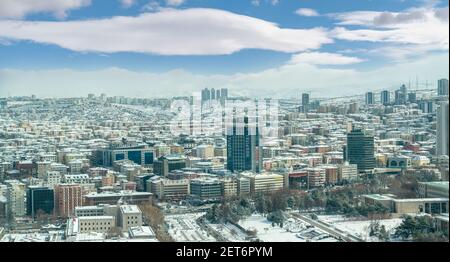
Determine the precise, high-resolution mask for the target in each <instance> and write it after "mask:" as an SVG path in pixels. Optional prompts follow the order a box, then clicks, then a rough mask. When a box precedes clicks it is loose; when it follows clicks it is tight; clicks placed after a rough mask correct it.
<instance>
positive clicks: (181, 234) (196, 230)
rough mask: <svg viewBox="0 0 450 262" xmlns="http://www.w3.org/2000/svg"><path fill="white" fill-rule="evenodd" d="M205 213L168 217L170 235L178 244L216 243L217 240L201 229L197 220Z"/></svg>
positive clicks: (166, 219) (166, 220)
mask: <svg viewBox="0 0 450 262" xmlns="http://www.w3.org/2000/svg"><path fill="white" fill-rule="evenodd" d="M204 214H205V213H190V214H182V215H168V216H166V218H165V222H166V224H167V225H168V226H169V234H170V235H171V236H172V238H173V239H174V240H175V241H176V242H214V241H216V239H215V238H214V237H213V236H211V235H210V234H208V232H207V231H206V230H205V229H203V228H200V226H199V225H198V224H197V222H196V219H197V218H199V217H201V216H203V215H204Z"/></svg>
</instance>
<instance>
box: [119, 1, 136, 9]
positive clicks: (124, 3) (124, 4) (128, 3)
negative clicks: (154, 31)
mask: <svg viewBox="0 0 450 262" xmlns="http://www.w3.org/2000/svg"><path fill="white" fill-rule="evenodd" d="M119 1H120V4H121V5H122V7H123V8H130V7H132V6H133V5H134V4H136V0H119Z"/></svg>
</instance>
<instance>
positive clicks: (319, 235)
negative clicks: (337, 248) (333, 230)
mask: <svg viewBox="0 0 450 262" xmlns="http://www.w3.org/2000/svg"><path fill="white" fill-rule="evenodd" d="M239 225H240V226H242V227H243V228H245V229H247V230H254V229H256V231H257V237H258V238H259V239H260V240H262V241H264V242H307V241H311V242H336V241H337V240H336V239H335V238H333V237H332V236H330V235H329V234H327V233H325V232H323V231H322V230H320V229H318V228H315V227H313V226H311V225H309V224H306V223H304V222H302V221H299V220H298V219H294V218H290V219H288V220H287V221H286V222H285V223H284V225H283V228H280V227H279V226H275V227H272V223H271V222H269V221H267V218H266V217H263V216H262V215H252V216H250V217H248V218H246V219H244V220H241V221H239Z"/></svg>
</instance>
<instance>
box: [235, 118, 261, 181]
mask: <svg viewBox="0 0 450 262" xmlns="http://www.w3.org/2000/svg"><path fill="white" fill-rule="evenodd" d="M248 122H249V119H248V117H245V118H244V123H243V132H242V133H239V132H238V130H237V124H236V119H235V120H234V122H233V127H232V128H230V129H229V132H228V133H227V168H228V170H230V171H231V172H238V171H245V170H251V171H253V172H256V173H259V172H261V170H262V146H261V145H260V141H259V140H260V133H259V128H258V127H257V126H256V127H255V130H254V132H252V130H251V127H249V123H248ZM252 133H253V134H252Z"/></svg>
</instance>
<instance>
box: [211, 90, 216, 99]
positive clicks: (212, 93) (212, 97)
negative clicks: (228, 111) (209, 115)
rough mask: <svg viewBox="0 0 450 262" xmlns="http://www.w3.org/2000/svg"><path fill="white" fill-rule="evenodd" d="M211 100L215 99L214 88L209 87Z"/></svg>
mask: <svg viewBox="0 0 450 262" xmlns="http://www.w3.org/2000/svg"><path fill="white" fill-rule="evenodd" d="M210 97H211V100H215V99H216V90H215V89H214V88H211V96H210Z"/></svg>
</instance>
